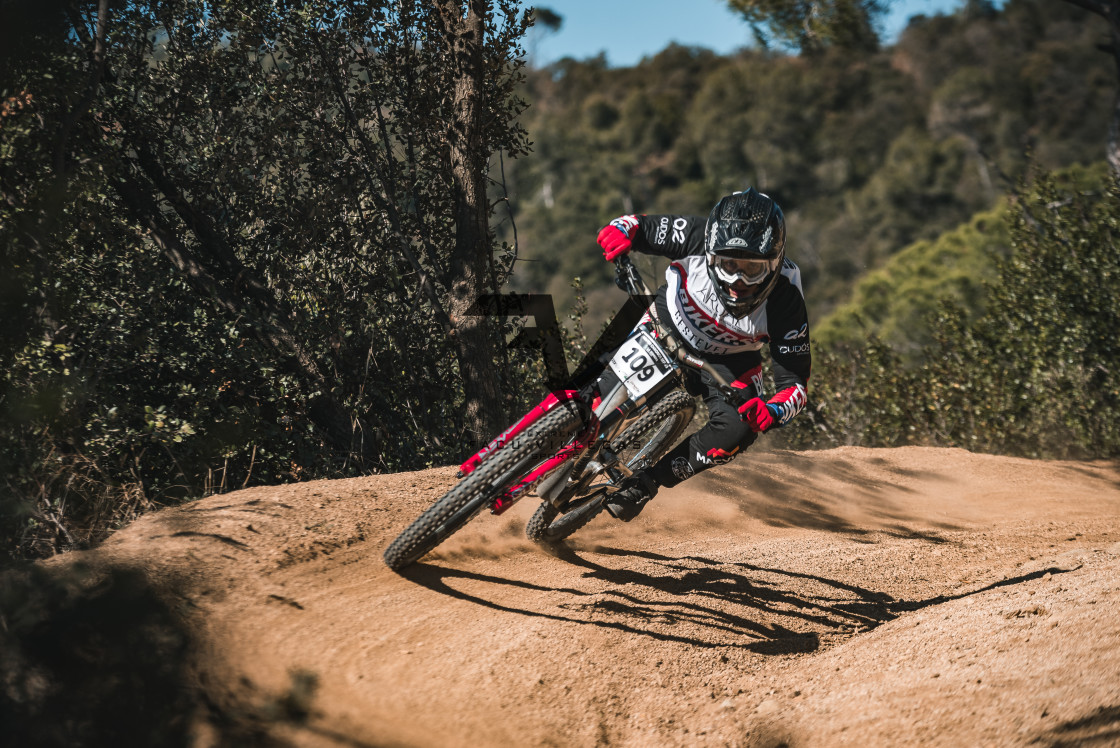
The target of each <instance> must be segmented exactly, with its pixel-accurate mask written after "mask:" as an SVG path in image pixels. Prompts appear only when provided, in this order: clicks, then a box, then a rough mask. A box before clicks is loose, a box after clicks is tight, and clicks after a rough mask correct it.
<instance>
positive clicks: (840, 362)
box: [785, 168, 1120, 457]
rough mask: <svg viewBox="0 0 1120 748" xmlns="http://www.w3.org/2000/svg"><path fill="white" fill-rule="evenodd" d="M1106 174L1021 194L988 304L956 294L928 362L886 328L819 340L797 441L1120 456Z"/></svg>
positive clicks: (1117, 212)
mask: <svg viewBox="0 0 1120 748" xmlns="http://www.w3.org/2000/svg"><path fill="white" fill-rule="evenodd" d="M1103 172H1104V169H1103V168H1102V169H1100V170H1097V171H1096V175H1097V178H1096V180H1095V183H1092V182H1087V181H1086V177H1087V175H1086V174H1082V173H1075V174H1074V177H1075V178H1074V179H1070V178H1069V175H1062V176H1061V177H1060V178H1056V177H1054V176H1052V175H1041V176H1039V177H1038V178H1037V180H1036V181H1035V182H1034V183H1033V184H1031V185H1029V186H1024V187H1022V188H1021V189H1020V190H1019V191H1018V192H1017V193H1016V195H1015V198H1014V200H1013V201H1012V203H1011V205H1010V206H1009V207H1008V208H1007V209H1005V214H1006V217H1005V219H1004V220H1006V221H1007V223H1008V233H1009V237H1010V252H1009V253H1008V254H1007V255H1006V256H1005V257H998V256H997V257H996V258H995V260H994V268H995V272H994V276H993V280H992V281H991V283H990V284H986V287H987V291H986V295H985V298H984V300H983V303H982V304H979V305H972V306H971V308H970V307H969V306H966V305H964V304H961V303H959V302H958V301H956V300H951V299H947V300H945V303H944V304H943V305H942V306H941V308H940V310H939V311H938V313H937V317H936V318H935V319H934V320H933V321H932V324H931V329H932V334H933V337H934V340H933V342H932V343H931V344H930V345H928V346H926V347H925V348H924V349H923V350H922V352H921V355H920V356H911V358H910V360H911V362H913V361H914V360H915V359H916V360H918V361H919V362H920V364H919V365H913V363H912V365H910V366H904V365H903V362H902V359H901V358H900V356H899V355H898V354H897V353H896V352H895V351H894V350H893V349H892V348H891V347H890V346H888V345H886V344H884V343H882V342H881V341H880V340H879V339H878V338H876V337H871V338H870V339H869V340H867V341H865V342H860V343H853V344H848V345H844V344H839V345H833V346H828V345H825V346H818V350H817V351H815V353H814V375H813V381H812V382H811V385H812V389H811V402H812V403H813V404H812V405H811V408H810V411H809V412H808V413H807V414H806V415H807V417H806V418H804V419H802V420H801V422H800V423H799V424H798V425H797V426H795V427H794V428H791V429H790V430H789V432H788V433H787V434H785V439H786V443H787V444H790V445H795V446H809V445H813V446H825V445H837V444H863V445H866V446H897V445H901V444H910V443H914V444H936V445H944V446H960V447H966V448H968V449H972V450H978V451H984V452H996V453H1002V454H1017V455H1024V456H1030V457H1116V456H1117V455H1118V454H1120V426H1118V424H1120V371H1117V367H1116V362H1117V361H1118V360H1120V344H1118V343H1117V341H1118V340H1120V294H1117V288H1118V287H1120V284H1118V281H1120V246H1118V245H1120V234H1118V229H1120V185H1118V184H1117V183H1116V181H1115V180H1114V179H1112V178H1111V177H1109V176H1104V175H1103ZM978 309H979V310H983V311H982V313H980V314H977V313H976V312H977V310H978Z"/></svg>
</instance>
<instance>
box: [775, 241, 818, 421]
mask: <svg viewBox="0 0 1120 748" xmlns="http://www.w3.org/2000/svg"><path fill="white" fill-rule="evenodd" d="M789 265H792V263H789ZM793 269H794V270H796V266H793ZM788 270H789V268H788V267H787V268H785V269H784V270H783V273H782V276H783V277H782V278H781V279H779V282H778V284H777V286H775V288H774V291H773V292H772V293H771V294H770V298H769V299H768V300H767V303H766V321H767V336H768V337H769V339H770V357H771V358H772V359H773V372H774V387H775V389H776V390H777V392H776V393H775V395H774V396H773V397H772V398H770V400H769V401H768V402H769V404H771V405H774V406H777V409H778V411H779V412H780V415H779V418H778V423H779V424H780V425H783V426H784V425H785V424H786V423H788V422H789V421H790V420H791V419H792V418H793V417H794V416H795V415H797V414H798V413H800V412H801V410H802V409H803V408H804V407H805V405H806V404H807V403H808V385H809V374H810V372H811V370H812V356H811V354H810V348H811V344H810V341H809V315H808V313H807V312H806V311H805V297H804V296H803V295H802V293H801V283H800V276H799V274H795V273H789V272H786V271H788ZM791 277H792V280H791Z"/></svg>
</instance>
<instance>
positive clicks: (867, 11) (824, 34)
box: [727, 0, 886, 53]
mask: <svg viewBox="0 0 1120 748" xmlns="http://www.w3.org/2000/svg"><path fill="white" fill-rule="evenodd" d="M727 4H728V5H730V6H731V8H732V9H734V10H737V11H739V12H740V13H742V14H743V16H744V17H745V18H746V19H747V21H748V23H750V25H751V28H752V29H753V30H754V33H755V37H756V38H757V39H758V40H759V41H760V42H762V43H763V44H766V43H768V42H769V41H770V40H776V41H779V42H783V43H785V44H788V45H792V46H794V47H796V48H797V49H800V50H801V51H802V52H805V53H812V52H819V51H820V50H821V49H823V48H825V47H828V46H838V47H844V48H849V49H874V48H875V47H876V46H877V44H878V38H877V36H876V34H875V30H874V24H875V21H876V20H877V19H878V17H879V16H881V15H882V13H883V11H884V10H885V9H886V3H885V2H879V1H878V0H829V2H822V3H805V2H798V1H796V0H727Z"/></svg>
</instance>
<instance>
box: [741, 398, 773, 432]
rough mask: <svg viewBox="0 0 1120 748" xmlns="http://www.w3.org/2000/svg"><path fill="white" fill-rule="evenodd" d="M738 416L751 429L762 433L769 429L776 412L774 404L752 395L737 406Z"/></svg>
mask: <svg viewBox="0 0 1120 748" xmlns="http://www.w3.org/2000/svg"><path fill="white" fill-rule="evenodd" d="M739 417H740V418H742V419H743V422H744V423H746V424H747V425H748V426H750V427H751V431H754V432H755V433H762V432H765V431H769V430H770V428H771V427H772V426H773V425H774V420H775V419H776V418H777V417H778V413H777V412H776V408H775V407H774V406H772V405H768V404H767V403H766V402H765V401H764V400H763V399H762V398H761V397H752V398H751V399H750V400H747V401H746V402H745V403H743V404H742V405H740V406H739Z"/></svg>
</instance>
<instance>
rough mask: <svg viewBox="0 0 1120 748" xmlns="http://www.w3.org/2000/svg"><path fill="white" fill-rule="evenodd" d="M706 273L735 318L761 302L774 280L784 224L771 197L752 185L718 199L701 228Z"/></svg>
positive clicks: (781, 256) (779, 264) (783, 243)
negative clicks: (747, 188)
mask: <svg viewBox="0 0 1120 748" xmlns="http://www.w3.org/2000/svg"><path fill="white" fill-rule="evenodd" d="M704 237H705V244H704V254H705V256H706V258H707V260H708V276H709V277H710V278H711V279H712V284H713V285H714V286H715V289H716V294H717V295H718V296H719V299H720V301H722V302H723V305H724V306H725V307H726V308H727V310H728V311H729V312H730V313H731V314H732V315H733V316H735V317H740V318H741V317H745V316H746V315H748V314H750V313H751V312H753V311H754V310H755V309H758V308H759V307H760V306H762V303H763V302H764V301H766V297H767V296H769V295H770V292H771V291H772V290H774V285H775V284H776V283H777V282H778V276H779V275H780V272H779V271H780V269H781V267H782V260H783V259H784V257H785V249H786V222H785V217H784V216H783V215H782V209H781V208H779V207H778V204H777V203H776V202H774V201H773V200H772V199H771V198H770V196H768V195H765V194H763V193H761V192H759V191H757V190H756V189H754V188H753V187H752V188H750V189H749V190H746V191H745V192H736V193H734V194H732V195H728V196H727V197H725V198H723V199H722V200H720V201H719V203H718V204H717V205H716V207H714V208H712V212H711V213H710V214H709V215H708V223H707V225H706V226H705V229H704Z"/></svg>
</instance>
